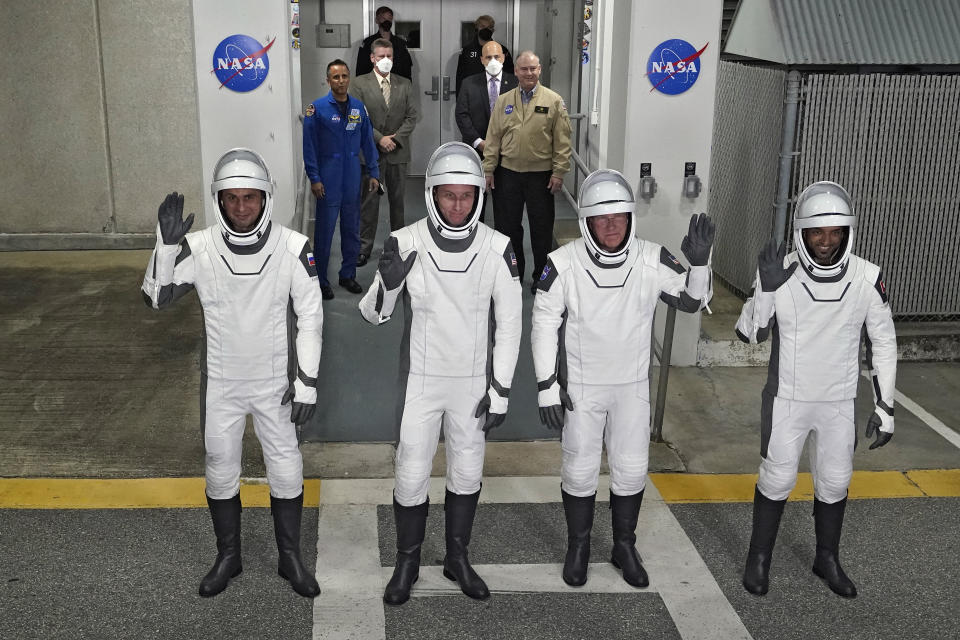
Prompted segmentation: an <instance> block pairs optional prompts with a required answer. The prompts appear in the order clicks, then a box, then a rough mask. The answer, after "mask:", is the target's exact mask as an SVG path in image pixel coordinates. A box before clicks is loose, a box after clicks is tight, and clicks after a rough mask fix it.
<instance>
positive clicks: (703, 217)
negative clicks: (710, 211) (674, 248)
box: [680, 213, 717, 267]
mask: <svg viewBox="0 0 960 640" xmlns="http://www.w3.org/2000/svg"><path fill="white" fill-rule="evenodd" d="M716 235H717V227H716V225H715V224H713V220H711V219H710V216H708V215H707V214H705V213H701V214H700V215H697V214H693V215H692V216H690V227H689V228H688V229H687V235H685V236H684V237H683V241H682V242H681V243H680V251H683V255H685V256H686V257H687V261H688V262H689V263H690V266H693V267H705V266H707V262H709V261H710V248H711V247H712V246H713V238H714V236H716Z"/></svg>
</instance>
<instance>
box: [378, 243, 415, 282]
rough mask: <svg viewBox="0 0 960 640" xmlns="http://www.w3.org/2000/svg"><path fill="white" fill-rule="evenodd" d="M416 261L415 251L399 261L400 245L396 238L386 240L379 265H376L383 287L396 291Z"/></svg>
mask: <svg viewBox="0 0 960 640" xmlns="http://www.w3.org/2000/svg"><path fill="white" fill-rule="evenodd" d="M416 259H417V252H416V251H411V252H410V255H409V256H407V259H406V260H403V259H401V258H400V243H399V242H398V241H397V238H396V237H395V236H390V237H389V238H387V240H386V242H384V243H383V254H382V255H381V256H380V263H379V264H378V265H377V270H378V271H380V279H381V280H383V286H385V287H386V288H387V289H396V288H397V287H399V286H400V285H401V284H403V281H404V279H406V277H407V274H408V273H410V269H412V268H413V262H414V260H416Z"/></svg>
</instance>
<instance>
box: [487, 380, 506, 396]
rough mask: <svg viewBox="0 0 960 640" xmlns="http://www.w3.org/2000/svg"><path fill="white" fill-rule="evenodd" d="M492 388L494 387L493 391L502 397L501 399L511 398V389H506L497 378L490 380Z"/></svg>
mask: <svg viewBox="0 0 960 640" xmlns="http://www.w3.org/2000/svg"><path fill="white" fill-rule="evenodd" d="M490 386H491V387H493V390H494V391H496V392H497V395H498V396H500V397H501V398H509V397H510V389H509V388H507V387H504V386H503V385H502V384H500V383H499V382H497V379H496V378H494V377H491V378H490Z"/></svg>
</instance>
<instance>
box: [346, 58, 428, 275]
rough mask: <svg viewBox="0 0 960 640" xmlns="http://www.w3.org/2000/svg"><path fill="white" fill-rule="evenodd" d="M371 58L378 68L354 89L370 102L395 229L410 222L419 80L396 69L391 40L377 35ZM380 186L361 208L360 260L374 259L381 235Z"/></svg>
mask: <svg viewBox="0 0 960 640" xmlns="http://www.w3.org/2000/svg"><path fill="white" fill-rule="evenodd" d="M372 45H373V46H372V50H373V53H371V54H370V62H371V63H372V64H373V71H371V72H370V73H365V74H364V75H362V76H357V77H356V78H354V80H353V82H352V83H351V84H350V93H351V95H353V97H355V98H357V99H358V100H360V101H361V102H363V104H364V105H365V106H366V107H367V114H368V115H369V117H370V122H371V123H372V124H373V139H374V141H376V143H377V151H379V153H380V180H381V184H385V185H386V187H387V200H388V201H389V203H390V230H391V231H396V230H397V229H400V228H402V227H403V226H404V225H405V224H406V223H405V222H404V219H403V194H404V187H405V185H406V180H407V164H408V163H409V162H410V134H411V133H413V128H414V127H415V126H416V124H417V120H419V119H420V113H419V111H418V109H417V99H416V96H414V95H413V85H412V84H411V83H410V81H409V80H407V79H406V78H404V77H403V76H398V75H397V74H396V73H391V70H392V68H393V47H392V46H391V43H390V41H389V40H374V41H373V43H372ZM379 213H380V192H379V191H369V192H367V193H366V194H365V195H364V197H363V205H362V207H361V211H360V254H359V256H357V266H358V267H362V266H363V265H365V264H366V263H367V260H369V259H370V254H371V253H372V252H373V243H374V240H375V239H376V235H377V219H378V217H379Z"/></svg>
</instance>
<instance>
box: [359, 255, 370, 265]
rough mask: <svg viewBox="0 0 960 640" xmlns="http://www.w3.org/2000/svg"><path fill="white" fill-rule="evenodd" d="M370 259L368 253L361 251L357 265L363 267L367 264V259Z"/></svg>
mask: <svg viewBox="0 0 960 640" xmlns="http://www.w3.org/2000/svg"><path fill="white" fill-rule="evenodd" d="M369 259H370V256H368V255H366V254H364V253H361V254H360V255H358V256H357V266H358V267H362V266H364V265H366V264H367V260H369Z"/></svg>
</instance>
